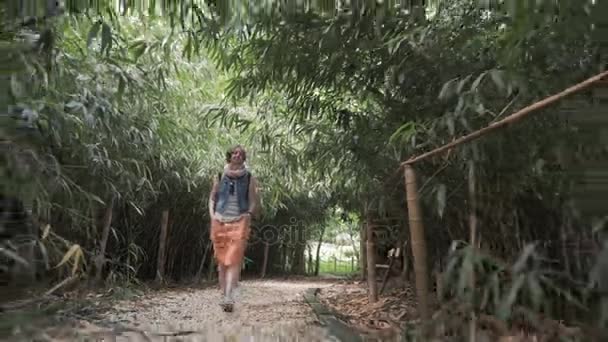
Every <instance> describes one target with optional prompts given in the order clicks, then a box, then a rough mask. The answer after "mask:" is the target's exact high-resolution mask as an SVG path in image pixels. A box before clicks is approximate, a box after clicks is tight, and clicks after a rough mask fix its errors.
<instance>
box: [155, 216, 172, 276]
mask: <svg viewBox="0 0 608 342" xmlns="http://www.w3.org/2000/svg"><path fill="white" fill-rule="evenodd" d="M168 224H169V210H163V213H162V216H161V219H160V239H159V240H160V241H159V243H158V263H157V268H156V282H157V283H162V282H164V281H165V249H166V246H167V225H168Z"/></svg>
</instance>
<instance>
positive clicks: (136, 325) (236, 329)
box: [97, 280, 331, 341]
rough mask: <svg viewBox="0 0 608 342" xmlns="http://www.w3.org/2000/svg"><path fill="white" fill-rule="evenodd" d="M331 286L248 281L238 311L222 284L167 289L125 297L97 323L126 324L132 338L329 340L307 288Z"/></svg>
mask: <svg viewBox="0 0 608 342" xmlns="http://www.w3.org/2000/svg"><path fill="white" fill-rule="evenodd" d="M330 285H331V283H328V282H322V281H319V282H315V281H293V280H290V281H276V280H268V281H260V280H255V281H244V282H242V283H241V289H240V294H239V297H240V298H239V299H238V301H237V304H236V305H235V310H234V312H232V313H226V312H223V311H222V310H221V308H220V307H219V305H218V303H219V300H220V291H219V290H218V288H217V287H211V288H207V289H187V290H177V291H176V290H172V291H169V290H167V291H163V292H155V293H151V294H149V295H145V296H144V297H143V298H138V299H136V300H128V301H122V302H119V303H117V305H115V306H114V308H113V309H112V310H110V311H109V312H107V313H106V314H104V316H103V318H102V319H101V320H100V321H99V322H97V323H99V324H103V325H105V326H121V327H123V329H122V330H123V331H121V332H120V335H119V336H121V337H125V338H127V339H129V338H131V340H132V338H135V339H137V336H138V335H139V336H140V337H142V338H143V336H141V335H143V334H145V335H146V336H147V337H148V338H153V339H154V338H155V337H157V338H160V337H161V336H163V335H164V336H167V335H177V334H181V335H182V338H183V337H184V336H189V337H188V339H190V338H198V340H200V338H201V337H206V338H207V340H211V341H213V340H224V339H225V338H228V337H233V338H237V340H240V339H241V338H244V337H246V338H247V339H246V340H248V341H251V340H252V339H250V338H251V337H258V338H261V339H263V340H264V341H274V340H277V341H278V340H279V339H281V340H284V339H285V338H289V339H290V340H291V339H296V338H297V339H301V338H304V339H305V340H307V341H308V340H311V341H314V340H317V341H328V340H331V339H329V338H328V337H327V336H326V334H325V329H323V327H321V326H319V324H318V322H317V320H316V317H315V315H314V313H313V312H312V310H311V309H310V307H309V306H308V305H307V304H306V303H305V302H304V300H303V293H304V291H305V290H306V289H308V288H311V287H318V288H324V287H327V286H330ZM114 330H115V332H116V328H114ZM126 330H128V331H126ZM255 340H260V339H255Z"/></svg>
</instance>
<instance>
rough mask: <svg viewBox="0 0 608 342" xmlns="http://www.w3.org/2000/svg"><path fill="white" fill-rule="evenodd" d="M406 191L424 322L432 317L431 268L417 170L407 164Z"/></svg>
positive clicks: (420, 309)
mask: <svg viewBox="0 0 608 342" xmlns="http://www.w3.org/2000/svg"><path fill="white" fill-rule="evenodd" d="M405 193H406V198H407V209H408V216H409V220H410V235H411V246H412V254H413V256H414V272H415V273H416V293H417V299H418V313H419V315H420V319H421V320H422V321H423V322H424V321H427V320H428V319H429V318H430V312H429V307H428V299H429V298H428V291H429V286H428V283H429V270H428V266H427V250H426V240H425V236H424V226H423V224H422V211H421V209H420V203H419V201H418V186H417V184H416V172H415V171H414V169H413V168H412V166H411V165H409V164H406V165H405Z"/></svg>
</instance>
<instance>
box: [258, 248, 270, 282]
mask: <svg viewBox="0 0 608 342" xmlns="http://www.w3.org/2000/svg"><path fill="white" fill-rule="evenodd" d="M269 251H270V243H269V242H268V241H264V261H263V263H262V274H260V277H261V278H264V277H266V270H267V268H268V252H269Z"/></svg>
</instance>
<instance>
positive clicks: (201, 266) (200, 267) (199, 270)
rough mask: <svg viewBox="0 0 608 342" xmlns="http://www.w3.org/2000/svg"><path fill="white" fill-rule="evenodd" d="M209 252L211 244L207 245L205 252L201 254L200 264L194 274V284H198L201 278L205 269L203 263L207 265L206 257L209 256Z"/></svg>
mask: <svg viewBox="0 0 608 342" xmlns="http://www.w3.org/2000/svg"><path fill="white" fill-rule="evenodd" d="M210 250H211V243H207V244H206V245H205V252H204V253H203V260H201V264H200V266H199V268H198V271H197V272H196V277H195V279H196V283H197V284H198V283H200V281H201V278H202V276H203V269H204V268H205V263H207V255H209V251H210Z"/></svg>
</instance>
